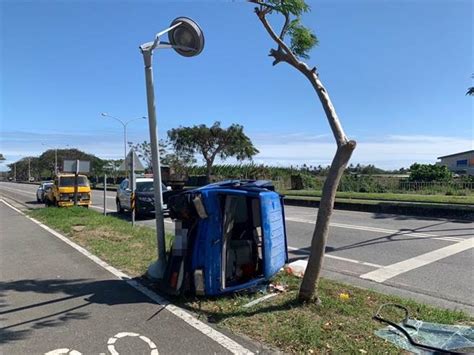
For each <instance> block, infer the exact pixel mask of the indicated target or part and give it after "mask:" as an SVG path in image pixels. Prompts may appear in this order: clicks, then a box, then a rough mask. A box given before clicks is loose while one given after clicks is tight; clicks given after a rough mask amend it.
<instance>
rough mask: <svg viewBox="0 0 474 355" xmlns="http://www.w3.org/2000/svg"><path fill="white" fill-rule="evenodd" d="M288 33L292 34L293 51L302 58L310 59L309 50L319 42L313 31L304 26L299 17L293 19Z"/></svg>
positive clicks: (291, 47) (291, 45) (291, 46)
mask: <svg viewBox="0 0 474 355" xmlns="http://www.w3.org/2000/svg"><path fill="white" fill-rule="evenodd" d="M288 35H289V36H290V49H291V51H292V52H293V53H294V54H295V55H296V56H297V57H300V58H305V59H308V58H309V54H308V52H309V51H310V50H311V49H312V48H313V47H314V46H316V45H318V43H319V41H318V38H317V37H316V35H315V34H314V33H313V31H311V29H309V28H308V27H305V26H303V25H302V24H301V23H300V20H299V19H295V20H293V21H291V23H290V25H289V26H288Z"/></svg>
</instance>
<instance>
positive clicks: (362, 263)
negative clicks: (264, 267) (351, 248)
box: [288, 246, 383, 268]
mask: <svg viewBox="0 0 474 355" xmlns="http://www.w3.org/2000/svg"><path fill="white" fill-rule="evenodd" d="M299 249H301V248H295V247H290V246H289V247H288V250H299ZM302 252H304V253H305V254H308V255H309V252H308V251H306V250H302ZM324 257H325V258H329V259H335V260H342V261H347V262H348V263H354V264H359V265H365V266H370V267H375V268H381V267H383V266H382V265H379V264H373V263H368V262H365V261H359V260H355V259H349V258H343V257H342V256H337V255H331V254H327V253H326V254H324Z"/></svg>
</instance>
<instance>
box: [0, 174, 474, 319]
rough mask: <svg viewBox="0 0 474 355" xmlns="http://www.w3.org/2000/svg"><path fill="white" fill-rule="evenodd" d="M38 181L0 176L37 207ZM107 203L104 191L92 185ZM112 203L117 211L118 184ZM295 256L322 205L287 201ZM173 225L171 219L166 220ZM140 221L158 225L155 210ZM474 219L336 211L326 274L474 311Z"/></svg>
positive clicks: (6, 187)
mask: <svg viewBox="0 0 474 355" xmlns="http://www.w3.org/2000/svg"><path fill="white" fill-rule="evenodd" d="M35 190H36V186H33V185H25V184H14V183H0V193H1V194H4V195H5V196H9V197H11V198H15V199H17V200H19V201H22V202H24V203H25V202H26V203H27V204H28V205H29V206H31V207H42V205H37V204H36V202H35V195H34V192H35ZM92 195H93V197H92V198H93V206H92V207H93V208H94V209H97V210H98V211H102V210H103V192H102V191H93V194H92ZM106 208H107V210H108V212H109V213H115V211H116V209H115V192H108V193H107V196H106ZM285 213H286V222H287V235H288V245H289V247H290V259H291V260H296V259H306V258H307V255H308V247H309V245H310V241H311V237H312V232H313V229H314V221H315V219H316V213H317V209H315V208H308V207H294V206H287V207H286V208H285ZM165 222H166V223H165V226H166V227H167V228H168V229H169V230H172V228H173V224H172V221H170V220H167V221H165ZM137 223H139V224H144V225H149V226H150V227H154V225H155V221H154V219H152V218H148V219H142V220H139V221H138V222H137ZM473 238H474V223H472V222H469V221H454V220H447V219H440V218H428V217H426V218H424V217H412V216H402V215H387V214H374V213H365V212H352V211H339V210H336V211H334V214H333V217H332V220H331V229H330V236H329V240H328V246H327V250H326V252H327V253H326V258H325V261H324V275H325V276H326V277H330V278H333V279H337V280H341V281H344V282H348V283H352V284H354V285H358V286H361V287H366V288H372V289H375V290H378V291H381V292H385V293H390V294H396V295H400V296H404V297H411V298H414V299H417V300H419V301H423V302H427V303H431V304H434V305H438V306H443V307H449V308H459V309H464V310H466V311H468V312H469V313H471V314H474V302H473V297H472V295H473V294H474V286H473V285H474V259H473V247H474V239H473Z"/></svg>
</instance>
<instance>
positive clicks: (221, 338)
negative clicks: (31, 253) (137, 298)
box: [0, 199, 253, 354]
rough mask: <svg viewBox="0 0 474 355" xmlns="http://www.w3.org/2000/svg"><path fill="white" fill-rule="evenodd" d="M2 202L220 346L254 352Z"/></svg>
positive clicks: (240, 351) (237, 351)
mask: <svg viewBox="0 0 474 355" xmlns="http://www.w3.org/2000/svg"><path fill="white" fill-rule="evenodd" d="M0 201H1V202H3V203H4V204H5V205H6V206H8V207H10V208H11V209H12V210H14V211H16V212H18V213H19V214H21V215H23V216H25V217H26V218H28V219H29V220H30V221H32V222H33V223H36V224H37V225H38V226H40V227H41V228H43V229H44V230H46V231H48V232H49V233H51V234H52V235H54V236H55V237H57V238H59V239H61V240H62V241H63V242H65V243H66V244H68V245H70V246H71V247H73V248H74V249H76V250H77V251H78V252H80V253H81V254H83V255H85V256H86V257H88V258H89V259H90V260H92V261H93V262H95V263H96V264H97V265H99V266H101V267H103V268H104V269H105V270H107V271H109V272H110V273H111V274H113V275H114V276H116V277H117V278H118V279H121V280H123V281H125V282H126V283H127V284H129V285H130V286H132V287H133V288H135V289H136V290H138V291H140V292H141V293H143V294H144V295H146V296H148V297H149V298H150V299H152V300H153V301H155V302H156V303H157V304H159V305H161V306H163V307H166V309H167V310H168V311H169V312H171V313H172V314H174V315H175V316H176V317H178V318H180V319H181V320H183V321H184V322H186V323H187V324H188V325H190V326H191V327H193V328H194V329H196V330H197V331H199V332H200V333H202V334H204V335H205V336H207V337H209V338H210V339H212V340H213V341H215V342H216V343H217V344H219V345H220V346H222V347H224V348H225V349H227V350H228V351H230V352H231V353H232V354H253V353H252V352H251V351H250V350H249V349H247V348H245V347H244V346H242V345H240V344H239V343H237V342H236V341H235V340H233V339H231V338H229V337H228V336H226V335H224V334H222V333H221V332H219V331H217V330H215V329H214V328H212V327H210V326H209V325H207V324H205V323H203V322H201V321H200V320H199V319H197V318H195V317H193V316H192V315H191V314H189V313H188V312H187V311H185V310H184V309H182V308H180V307H178V306H175V305H174V304H172V303H170V302H169V301H168V300H167V299H165V298H163V297H161V296H160V295H158V294H157V293H155V292H153V291H151V290H150V289H148V288H146V287H145V286H143V285H142V284H141V283H139V282H137V281H135V280H133V279H131V278H130V276H128V275H127V274H125V273H124V272H122V271H120V270H118V269H116V268H114V267H113V266H111V265H109V264H107V263H106V262H105V261H103V260H101V259H100V258H98V257H97V256H95V255H94V254H92V253H90V252H89V251H87V250H86V249H84V248H83V247H81V246H79V245H78V244H76V243H74V242H73V241H72V240H70V239H68V238H67V237H65V236H64V235H62V234H61V233H58V232H56V231H55V230H53V229H51V228H49V227H48V226H46V225H44V224H43V223H41V222H40V221H38V220H36V219H34V218H32V217H30V216H27V215H26V214H24V213H23V212H22V211H20V210H19V209H17V208H15V207H14V206H12V205H10V204H9V203H8V202H6V201H4V200H3V199H0Z"/></svg>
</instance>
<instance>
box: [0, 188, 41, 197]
mask: <svg viewBox="0 0 474 355" xmlns="http://www.w3.org/2000/svg"><path fill="white" fill-rule="evenodd" d="M1 189H5V190H7V191H11V192H18V193H19V194H22V195H24V196H30V195H34V196H36V192H33V191H25V190H19V189H13V188H11V187H4V186H0V191H1Z"/></svg>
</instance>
